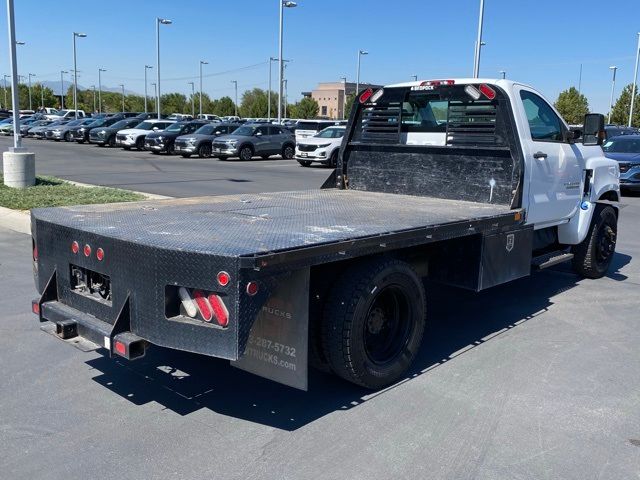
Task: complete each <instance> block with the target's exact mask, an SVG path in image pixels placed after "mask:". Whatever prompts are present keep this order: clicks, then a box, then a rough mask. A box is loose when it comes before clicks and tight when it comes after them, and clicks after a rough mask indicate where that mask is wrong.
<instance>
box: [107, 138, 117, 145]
mask: <svg viewBox="0 0 640 480" xmlns="http://www.w3.org/2000/svg"><path fill="white" fill-rule="evenodd" d="M107 144H108V145H109V146H110V147H115V146H116V137H115V135H113V136H111V137H109V140H107Z"/></svg>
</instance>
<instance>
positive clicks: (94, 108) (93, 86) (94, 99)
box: [91, 85, 97, 112]
mask: <svg viewBox="0 0 640 480" xmlns="http://www.w3.org/2000/svg"><path fill="white" fill-rule="evenodd" d="M91 88H92V89H93V111H94V112H97V110H96V86H95V85H91Z"/></svg>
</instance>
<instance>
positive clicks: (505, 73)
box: [500, 70, 507, 80]
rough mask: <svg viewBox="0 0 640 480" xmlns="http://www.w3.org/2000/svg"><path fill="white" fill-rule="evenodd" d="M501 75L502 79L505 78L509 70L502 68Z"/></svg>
mask: <svg viewBox="0 0 640 480" xmlns="http://www.w3.org/2000/svg"><path fill="white" fill-rule="evenodd" d="M500 75H502V79H503V80H504V79H505V78H506V76H507V72H506V71H505V70H500Z"/></svg>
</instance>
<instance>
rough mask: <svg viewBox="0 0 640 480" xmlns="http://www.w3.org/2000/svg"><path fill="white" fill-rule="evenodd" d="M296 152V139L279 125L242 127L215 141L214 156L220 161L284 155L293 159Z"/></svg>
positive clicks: (283, 156)
mask: <svg viewBox="0 0 640 480" xmlns="http://www.w3.org/2000/svg"><path fill="white" fill-rule="evenodd" d="M295 151H296V144H295V137H294V136H293V134H292V133H291V132H290V131H288V130H287V129H286V128H284V127H280V126H278V125H251V124H248V125H242V126H241V127H239V128H238V129H236V130H234V132H233V133H231V134H229V135H221V136H220V137H218V138H216V139H215V140H214V141H213V156H214V157H218V158H219V159H220V160H226V159H227V158H229V157H240V159H241V160H251V158H252V157H253V156H254V155H259V156H261V157H262V158H268V157H269V156H271V155H282V158H286V159H291V158H293V155H294V154H295Z"/></svg>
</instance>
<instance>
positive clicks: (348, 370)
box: [321, 258, 426, 389]
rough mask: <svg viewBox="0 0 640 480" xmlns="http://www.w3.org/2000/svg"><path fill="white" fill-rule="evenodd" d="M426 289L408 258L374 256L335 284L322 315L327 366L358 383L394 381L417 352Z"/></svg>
mask: <svg viewBox="0 0 640 480" xmlns="http://www.w3.org/2000/svg"><path fill="white" fill-rule="evenodd" d="M425 315H426V295H425V291H424V286H423V284H422V280H421V279H420V277H418V275H417V274H416V273H415V271H414V270H413V269H412V268H411V267H410V266H409V265H408V264H406V263H404V262H401V261H399V260H394V259H384V258H380V259H374V260H370V261H368V262H367V263H361V264H359V265H356V266H354V267H353V268H351V269H349V270H348V271H347V272H346V273H344V274H343V275H342V276H341V277H340V278H339V279H338V280H337V282H336V283H335V284H334V285H333V288H332V290H331V293H330V295H329V297H328V300H327V303H326V304H325V307H324V310H323V318H322V327H321V332H322V333H321V335H322V349H323V353H324V356H325V358H326V359H327V362H328V363H329V365H330V367H331V370H333V372H334V373H335V374H336V375H338V376H340V377H342V378H343V379H345V380H348V381H350V382H352V383H355V384H357V385H361V386H363V387H366V388H370V389H380V388H383V387H385V386H387V385H390V384H392V383H395V382H397V381H398V380H399V379H400V378H402V377H403V375H404V374H405V373H406V371H407V369H408V368H409V366H410V365H411V363H412V362H413V360H414V358H415V357H416V355H417V353H418V350H419V348H420V344H421V343H422V335H423V332H424V325H425Z"/></svg>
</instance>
